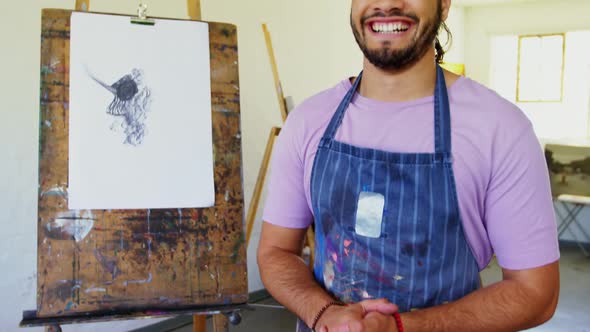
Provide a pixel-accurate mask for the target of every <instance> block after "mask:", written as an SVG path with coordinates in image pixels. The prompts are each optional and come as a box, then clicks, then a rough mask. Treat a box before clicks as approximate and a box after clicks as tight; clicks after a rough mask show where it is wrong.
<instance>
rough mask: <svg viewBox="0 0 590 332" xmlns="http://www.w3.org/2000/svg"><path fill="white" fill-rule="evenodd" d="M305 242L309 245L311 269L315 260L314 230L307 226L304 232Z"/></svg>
mask: <svg viewBox="0 0 590 332" xmlns="http://www.w3.org/2000/svg"><path fill="white" fill-rule="evenodd" d="M306 237H307V238H306V240H307V244H308V245H309V250H310V251H309V267H310V268H311V269H312V270H313V262H314V260H315V232H314V231H313V228H311V226H309V227H308V228H307V233H306Z"/></svg>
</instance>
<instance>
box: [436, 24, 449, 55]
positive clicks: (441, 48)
mask: <svg viewBox="0 0 590 332" xmlns="http://www.w3.org/2000/svg"><path fill="white" fill-rule="evenodd" d="M439 30H444V31H445V32H446V33H447V42H446V43H445V45H444V46H443V45H442V44H441V43H440V40H439V38H438V37H436V41H435V43H434V49H435V50H436V63H442V62H443V60H444V57H445V53H446V52H447V51H448V50H449V48H450V47H451V44H452V43H453V34H452V33H451V30H450V29H449V27H448V26H447V24H446V23H445V22H442V23H441V25H440V29H439Z"/></svg>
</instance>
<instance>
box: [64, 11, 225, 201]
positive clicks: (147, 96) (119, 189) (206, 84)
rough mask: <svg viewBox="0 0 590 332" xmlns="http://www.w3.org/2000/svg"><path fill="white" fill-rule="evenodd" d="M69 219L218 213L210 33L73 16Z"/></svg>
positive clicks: (202, 28) (201, 26) (203, 28)
mask: <svg viewBox="0 0 590 332" xmlns="http://www.w3.org/2000/svg"><path fill="white" fill-rule="evenodd" d="M70 45H71V46H70V136H69V188H68V191H69V205H68V207H69V208H70V209H145V208H188V207H209V206H213V205H214V199H215V193H214V183H213V142H212V121H211V86H210V62H209V27H208V25H207V24H206V23H201V22H187V21H172V20H156V25H155V26H145V25H136V24H131V23H130V22H129V17H124V16H112V15H99V14H88V13H73V14H72V19H71V44H70Z"/></svg>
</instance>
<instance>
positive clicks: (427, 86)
mask: <svg viewBox="0 0 590 332" xmlns="http://www.w3.org/2000/svg"><path fill="white" fill-rule="evenodd" d="M363 68H364V69H363V80H362V82H361V87H360V91H359V92H360V94H361V95H362V96H364V97H367V98H370V99H374V100H379V101H410V100H415V99H419V98H422V97H427V96H431V95H432V94H433V92H434V87H435V85H436V63H435V61H434V49H430V50H429V51H428V52H426V54H425V55H424V56H423V57H422V58H421V59H420V60H418V62H416V63H415V64H413V65H411V66H410V67H408V68H405V69H403V70H396V71H387V70H383V69H380V68H377V67H375V66H374V65H373V64H372V63H370V62H369V61H368V60H367V59H366V58H365V62H364V66H363Z"/></svg>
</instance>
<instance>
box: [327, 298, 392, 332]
mask: <svg viewBox="0 0 590 332" xmlns="http://www.w3.org/2000/svg"><path fill="white" fill-rule="evenodd" d="M397 310H398V307H397V306H396V305H395V304H392V303H390V302H389V301H387V300H385V299H380V300H366V301H362V302H359V303H355V304H350V305H347V306H332V307H330V308H328V310H326V312H324V314H323V315H322V317H321V318H320V320H319V321H318V324H317V326H316V327H319V329H318V331H320V332H334V331H338V330H337V329H339V328H342V327H347V326H352V325H354V326H358V325H359V324H360V326H362V324H363V320H364V319H366V318H368V317H373V315H374V314H375V313H378V314H379V316H383V317H387V315H391V314H393V313H394V312H397ZM379 316H377V317H375V318H380V317H379ZM375 318H371V320H370V321H369V322H368V323H369V324H371V325H370V326H373V325H374V324H375V323H376V322H375V321H374V320H375ZM377 323H379V322H377ZM351 324H352V325H351ZM393 325H394V326H395V321H394V323H393ZM377 326H381V325H377ZM342 331H348V330H346V329H344V330H342ZM359 331H373V330H359ZM374 331H386V330H384V329H381V330H374ZM392 331H395V330H392Z"/></svg>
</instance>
